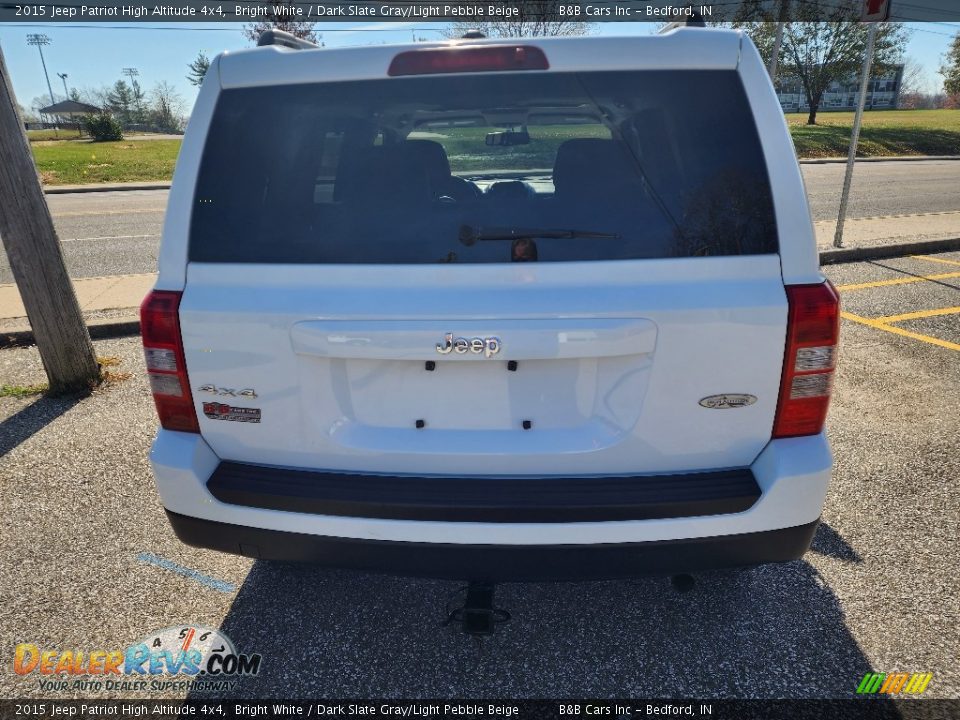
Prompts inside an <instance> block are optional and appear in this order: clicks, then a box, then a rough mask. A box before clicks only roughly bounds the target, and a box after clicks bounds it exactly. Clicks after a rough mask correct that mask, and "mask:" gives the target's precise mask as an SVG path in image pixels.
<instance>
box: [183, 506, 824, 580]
mask: <svg viewBox="0 0 960 720" xmlns="http://www.w3.org/2000/svg"><path fill="white" fill-rule="evenodd" d="M167 517H168V518H169V519H170V524H171V526H172V527H173V530H174V532H175V533H176V534H177V537H178V538H180V540H181V541H183V542H184V543H186V544H187V545H193V546H194V547H201V548H208V549H211V550H220V551H222V552H228V553H233V554H236V555H244V556H246V557H252V558H258V559H263V560H284V561H297V562H310V563H316V564H320V565H325V566H327V567H339V568H350V569H353V570H366V571H371V572H384V573H389V574H391V575H411V576H416V577H433V578H447V579H451V580H488V581H497V582H521V581H522V582H533V581H547V580H612V579H616V578H627V577H636V576H639V575H661V574H662V575H666V574H677V573H682V572H696V571H701V570H711V569H716V568H725V567H737V566H742V565H759V564H763V563H774V562H786V561H788V560H796V559H798V558H799V557H801V556H802V555H803V554H804V553H805V552H806V551H807V548H808V547H810V542H811V540H812V539H813V534H814V532H815V531H816V529H817V524H818V523H819V520H815V521H814V522H811V523H807V524H805V525H799V526H797V527H792V528H784V529H780V530H768V531H766V532H759V533H744V534H739V535H721V536H718V537H708V538H696V539H692V540H690V539H688V540H660V541H651V542H639V543H617V544H600V545H460V544H452V543H417V542H387V541H382V540H357V539H352V538H337V537H324V536H319V535H306V534H303V533H292V532H283V531H278V530H263V529H261V528H251V527H241V526H239V525H228V524H226V523H219V522H214V521H211V520H200V519H198V518H192V517H187V516H185V515H178V514H177V513H173V512H170V511H169V510H168V511H167Z"/></svg>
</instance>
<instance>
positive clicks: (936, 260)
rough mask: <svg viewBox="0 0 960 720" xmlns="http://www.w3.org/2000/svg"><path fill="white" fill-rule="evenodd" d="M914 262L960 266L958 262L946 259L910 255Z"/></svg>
mask: <svg viewBox="0 0 960 720" xmlns="http://www.w3.org/2000/svg"><path fill="white" fill-rule="evenodd" d="M910 257H912V258H913V259H914V260H929V261H930V262H938V263H946V264H947V265H960V262H958V261H956V260H947V259H946V258H938V257H930V256H929V255H910Z"/></svg>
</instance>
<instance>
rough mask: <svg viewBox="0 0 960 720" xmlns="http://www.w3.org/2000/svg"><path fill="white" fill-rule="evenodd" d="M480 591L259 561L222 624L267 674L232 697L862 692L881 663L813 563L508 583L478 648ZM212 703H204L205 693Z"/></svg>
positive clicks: (500, 589) (782, 695)
mask: <svg viewBox="0 0 960 720" xmlns="http://www.w3.org/2000/svg"><path fill="white" fill-rule="evenodd" d="M463 586H464V583H456V582H447V581H434V580H416V579H409V578H406V579H405V578H393V577H384V576H377V575H369V574H363V573H356V572H348V571H337V570H325V569H322V568H314V567H310V566H305V565H294V564H286V563H274V562H266V561H258V562H256V563H254V565H253V566H252V568H251V570H250V573H249V575H248V577H247V579H246V582H245V583H244V584H243V586H242V587H241V589H240V590H239V591H238V593H237V596H236V598H235V600H234V602H233V605H232V607H231V609H230V611H229V613H228V614H227V616H226V618H225V620H224V622H223V624H222V629H223V630H224V631H225V632H226V634H227V635H228V636H230V637H231V638H232V639H233V641H234V643H235V645H236V646H237V648H238V651H239V652H244V653H253V652H257V653H260V654H261V655H262V656H263V662H262V665H261V670H260V674H259V675H258V676H257V677H247V678H244V679H242V680H240V681H239V683H238V686H237V687H236V689H234V690H232V691H231V692H229V693H225V695H227V696H231V697H233V696H236V697H247V698H270V697H284V698H302V697H314V698H316V697H328V698H345V697H347V698H390V697H402V698H416V697H421V698H429V697H433V698H439V697H466V698H470V697H474V698H476V697H484V698H497V697H505V698H524V697H534V698H536V697H540V698H549V697H568V698H569V697H663V696H681V697H683V696H686V697H701V698H723V697H740V698H742V697H767V698H789V697H819V698H824V697H851V696H853V695H854V692H855V689H856V687H857V684H858V683H859V682H860V680H861V679H862V678H863V676H864V673H866V672H867V671H869V670H870V664H869V662H868V660H867V659H866V657H865V656H864V655H863V653H862V652H861V650H860V648H859V646H858V645H857V642H856V641H855V640H854V638H853V636H852V635H851V634H850V632H849V631H848V629H847V626H846V622H845V618H844V614H843V611H842V609H841V607H840V605H839V603H838V601H837V598H836V597H835V596H834V594H833V592H832V591H831V590H830V588H829V587H828V586H827V585H826V583H825V582H824V580H823V579H822V577H821V576H820V575H819V574H818V572H817V571H816V569H815V568H814V567H813V566H812V565H810V564H809V563H807V562H803V561H797V562H791V563H785V564H781V565H768V566H763V567H757V568H750V569H743V570H736V571H726V572H719V571H718V572H712V573H704V574H701V575H698V576H697V585H696V587H695V588H694V589H693V590H692V591H690V592H686V593H678V592H677V591H675V590H673V589H672V587H671V584H670V581H669V579H668V578H644V579H637V580H626V581H608V582H592V583H562V584H560V583H558V584H545V583H530V584H508V585H500V586H498V587H497V594H496V605H497V606H498V607H500V608H503V609H505V610H507V611H509V613H510V614H511V615H512V619H511V620H510V621H509V622H507V623H505V624H503V625H501V626H499V627H498V629H497V631H496V633H495V634H494V635H493V636H492V637H488V638H486V639H484V640H483V641H482V642H477V641H475V640H474V639H472V638H470V637H468V636H466V635H464V634H462V633H461V632H460V630H459V627H458V625H456V624H453V625H450V626H447V627H443V626H442V621H443V620H444V619H445V617H446V615H447V613H448V607H449V606H448V603H450V604H451V605H452V604H453V602H454V601H455V600H456V597H457V595H458V590H460V589H461V588H462V587H463ZM197 697H203V695H197Z"/></svg>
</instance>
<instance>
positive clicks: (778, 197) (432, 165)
mask: <svg viewBox="0 0 960 720" xmlns="http://www.w3.org/2000/svg"><path fill="white" fill-rule="evenodd" d="M271 43H272V44H271ZM159 270H160V272H159V277H158V279H157V284H156V289H155V290H154V291H153V292H152V293H151V294H150V295H149V296H148V297H147V299H146V300H145V301H144V304H143V307H142V333H143V342H144V346H145V349H146V359H147V367H148V370H149V373H150V380H151V384H152V389H153V393H154V398H155V400H156V405H157V410H158V413H159V416H160V424H161V426H162V428H161V429H160V431H159V433H158V435H157V438H156V441H155V443H154V445H153V449H152V452H151V456H150V457H151V462H152V464H153V469H154V473H155V474H156V480H157V486H158V488H159V492H160V496H161V498H162V500H163V504H164V506H165V507H166V509H167V512H168V515H169V517H170V522H171V523H172V525H173V528H174V530H175V531H176V533H177V535H178V536H179V537H180V539H181V540H183V541H184V542H186V543H188V544H191V545H196V546H200V547H207V548H214V549H217V550H222V551H226V552H232V553H239V554H242V555H246V556H249V557H255V558H268V559H285V560H304V561H312V562H319V563H322V564H326V565H332V566H341V567H351V568H360V569H376V570H382V571H387V572H391V573H397V574H414V575H432V576H439V577H453V578H466V579H477V580H527V579H530V580H533V579H548V578H608V577H617V576H629V575H635V574H641V573H649V572H655V573H669V572H682V571H693V570H699V569H703V568H707V567H717V566H728V565H744V564H754V563H765V562H775V561H783V560H790V559H795V558H798V557H800V556H801V555H802V554H803V553H804V552H805V550H806V549H807V547H808V546H809V543H810V540H811V538H812V535H813V533H814V530H815V528H816V524H817V521H818V518H819V516H820V512H821V508H822V505H823V501H824V496H825V494H826V490H827V484H828V481H829V477H830V471H831V464H832V458H831V454H830V450H829V447H828V445H827V440H826V438H825V434H824V431H823V424H824V418H825V415H826V412H827V404H828V402H829V394H830V388H831V381H832V375H833V368H834V359H835V354H836V353H835V348H836V343H837V327H838V300H837V295H836V293H835V291H834V290H833V288H832V287H831V286H830V284H829V283H827V282H826V281H825V279H824V277H823V276H822V275H821V273H820V270H819V265H818V260H817V252H816V247H815V241H814V233H813V228H812V223H811V220H810V214H809V209H808V206H807V201H806V195H805V192H804V187H803V182H802V179H801V175H800V171H799V168H798V166H797V161H796V157H795V155H794V151H793V146H792V143H791V140H790V135H789V133H788V131H787V126H786V123H785V122H784V118H783V114H782V112H781V109H780V106H779V104H778V102H777V97H776V95H775V93H774V90H773V88H772V86H771V84H770V81H769V79H768V78H767V74H766V72H765V69H764V67H763V64H762V62H761V60H760V57H759V55H758V53H757V51H756V49H755V48H754V46H753V45H752V44H751V42H750V40H749V39H747V38H746V37H745V36H744V35H742V34H740V33H738V32H734V31H727V30H706V29H693V28H683V29H676V30H672V31H669V32H666V33H664V34H662V35H658V36H650V37H631V38H606V37H584V38H575V39H536V40H534V39H522V40H515V41H514V40H459V41H452V42H441V43H420V44H416V45H409V46H393V47H391V46H373V47H362V48H350V49H338V50H326V49H317V48H313V47H312V46H307V45H306V43H303V42H298V41H295V40H294V39H293V38H291V37H289V36H287V37H283V36H282V35H279V34H278V35H275V36H273V37H272V38H270V39H268V40H267V45H266V46H264V47H259V48H255V49H250V50H245V51H241V52H236V53H226V54H223V55H221V56H219V57H218V58H216V59H215V60H214V61H213V63H212V64H211V66H210V70H209V72H208V73H207V77H206V80H205V82H204V84H203V87H202V89H201V92H200V96H199V98H198V100H197V104H196V107H195V109H194V112H193V117H192V119H191V121H190V127H189V129H188V131H187V134H186V137H185V139H184V143H183V150H182V152H181V154H180V159H179V161H178V163H177V169H176V175H175V177H174V181H173V187H172V189H171V191H170V200H169V207H168V209H167V215H166V223H165V226H164V230H163V241H162V245H161V250H160V260H159Z"/></svg>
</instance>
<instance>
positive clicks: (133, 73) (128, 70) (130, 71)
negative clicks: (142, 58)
mask: <svg viewBox="0 0 960 720" xmlns="http://www.w3.org/2000/svg"><path fill="white" fill-rule="evenodd" d="M120 73H121V74H122V75H126V76H127V77H128V78H130V86H131V88H132V87H133V84H134V83H135V82H137V81H136V80H135V79H134V78H137V77H140V71H139V70H137V69H136V68H135V67H125V68H124V69H123V70H121V71H120ZM134 97H135V98H136V101H137V122H140V121H142V120H143V108H142V107H141V106H140V96H139V95H135V96H134Z"/></svg>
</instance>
